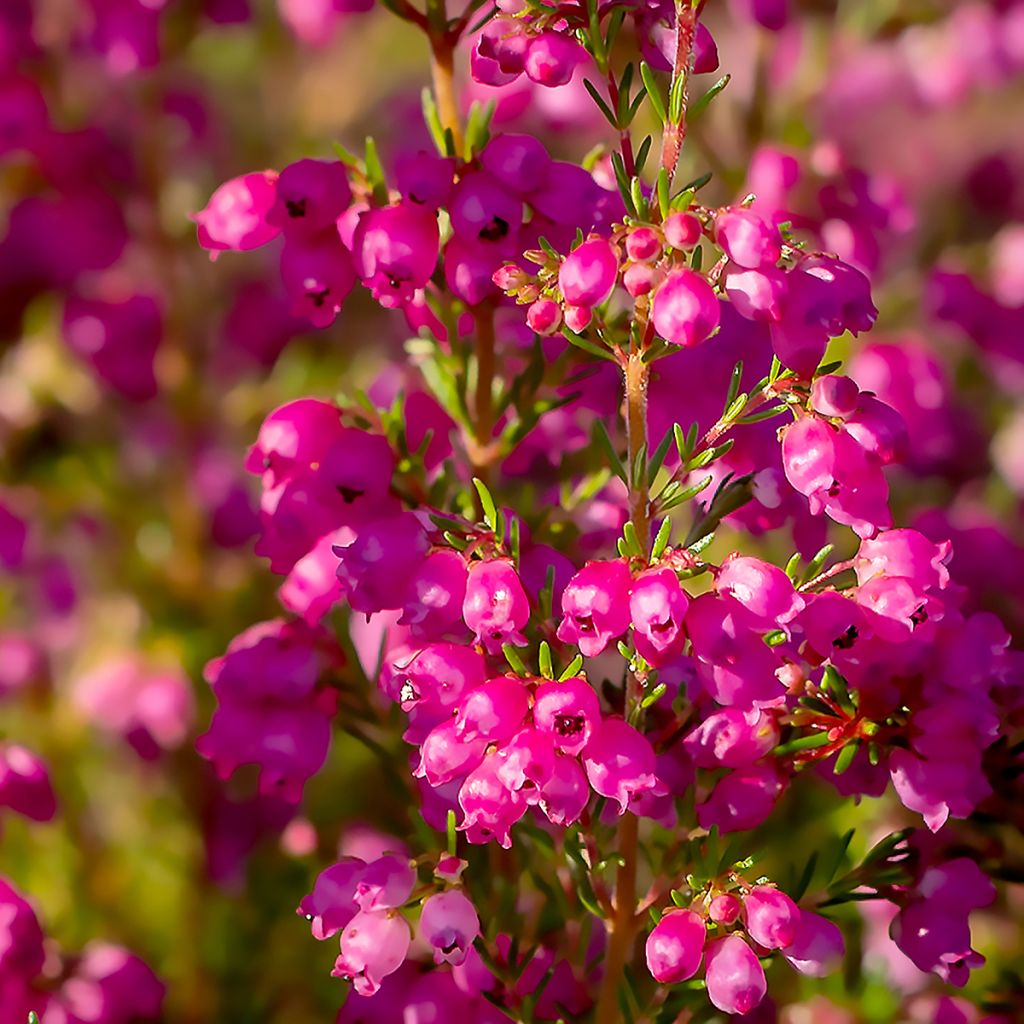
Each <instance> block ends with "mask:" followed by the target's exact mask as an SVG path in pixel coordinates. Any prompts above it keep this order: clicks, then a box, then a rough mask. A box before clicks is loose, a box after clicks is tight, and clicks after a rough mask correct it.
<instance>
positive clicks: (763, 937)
mask: <svg viewBox="0 0 1024 1024" xmlns="http://www.w3.org/2000/svg"><path fill="white" fill-rule="evenodd" d="M743 912H744V915H745V921H746V925H747V932H748V933H749V935H750V937H751V938H752V939H753V940H754V941H755V942H756V943H758V944H759V945H761V946H764V948H765V949H785V948H786V946H789V945H792V942H793V939H795V938H796V934H797V927H798V926H799V924H800V911H799V909H798V908H797V905H796V904H795V903H794V902H793V901H792V900H791V899H790V898H789V897H788V896H787V895H786V894H785V893H784V892H780V891H779V890H778V889H775V888H773V887H772V886H769V885H757V886H754V888H753V889H751V890H750V892H749V893H747V895H746V896H745V897H744V898H743Z"/></svg>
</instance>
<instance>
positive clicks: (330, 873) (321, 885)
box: [295, 857, 366, 939]
mask: <svg viewBox="0 0 1024 1024" xmlns="http://www.w3.org/2000/svg"><path fill="white" fill-rule="evenodd" d="M365 868H366V863H365V862H364V861H362V860H360V859H359V858H358V857H343V858H342V859H341V860H340V861H338V863H337V864H332V865H331V866H330V867H329V868H325V869H324V870H323V871H321V872H320V874H319V875H318V876H317V879H316V882H315V883H314V884H313V891H312V892H311V893H310V894H309V895H308V896H303V897H302V901H301V902H300V903H299V906H298V909H297V910H296V911H295V913H296V914H299V915H301V916H303V917H305V918H306V920H307V921H309V923H310V927H311V928H312V931H313V938H314V939H329V938H330V937H331V936H332V935H337V934H338V932H340V931H341V930H342V929H343V928H344V927H345V926H346V925H347V924H348V923H349V921H351V920H352V918H353V917H355V916H356V914H357V913H359V904H358V903H357V902H356V886H357V884H358V882H359V879H360V877H361V876H362V874H363V871H364V869H365Z"/></svg>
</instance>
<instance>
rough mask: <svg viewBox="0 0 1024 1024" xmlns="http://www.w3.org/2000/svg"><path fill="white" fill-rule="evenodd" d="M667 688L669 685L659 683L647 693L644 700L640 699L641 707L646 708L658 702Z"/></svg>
mask: <svg viewBox="0 0 1024 1024" xmlns="http://www.w3.org/2000/svg"><path fill="white" fill-rule="evenodd" d="M667 689H668V687H667V686H666V685H665V684H664V683H658V685H657V686H656V687H655V688H654V689H653V690H651V692H650V693H649V694H647V696H646V697H644V699H643V700H642V701H640V707H642V708H644V709H645V710H646V709H647V708H649V707H650V706H651V705H652V704H657V703H658V701H659V700H661V698H662V697H664V696H665V691H666V690H667Z"/></svg>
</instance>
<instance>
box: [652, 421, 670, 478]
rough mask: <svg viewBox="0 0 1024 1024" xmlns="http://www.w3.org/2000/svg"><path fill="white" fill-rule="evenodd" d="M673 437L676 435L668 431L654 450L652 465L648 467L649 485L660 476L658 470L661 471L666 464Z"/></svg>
mask: <svg viewBox="0 0 1024 1024" xmlns="http://www.w3.org/2000/svg"><path fill="white" fill-rule="evenodd" d="M673 436H674V435H673V432H672V431H671V430H666V431H665V436H664V437H663V438H662V439H661V444H659V445H658V447H657V448H655V449H654V454H653V455H652V456H651V462H650V465H649V466H648V467H647V483H648V484H653V483H654V478H655V477H656V476H657V475H658V470H660V469H661V467H662V465H663V464H664V462H665V458H666V456H667V455H668V450H669V448H671V447H672V441H673Z"/></svg>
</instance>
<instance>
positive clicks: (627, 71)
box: [616, 62, 633, 129]
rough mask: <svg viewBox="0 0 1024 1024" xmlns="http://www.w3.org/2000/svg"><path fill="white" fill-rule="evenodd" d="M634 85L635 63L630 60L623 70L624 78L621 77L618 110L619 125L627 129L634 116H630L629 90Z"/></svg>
mask: <svg viewBox="0 0 1024 1024" xmlns="http://www.w3.org/2000/svg"><path fill="white" fill-rule="evenodd" d="M632 87H633V64H632V62H630V63H629V64H627V65H626V66H625V68H623V70H622V78H621V79H619V106H618V110H617V111H616V114H617V120H618V125H619V127H620V128H622V129H625V128H627V127H628V126H629V122H630V121H631V120H632V118H631V117H630V116H629V107H630V103H629V92H630V90H631V89H632Z"/></svg>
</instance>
